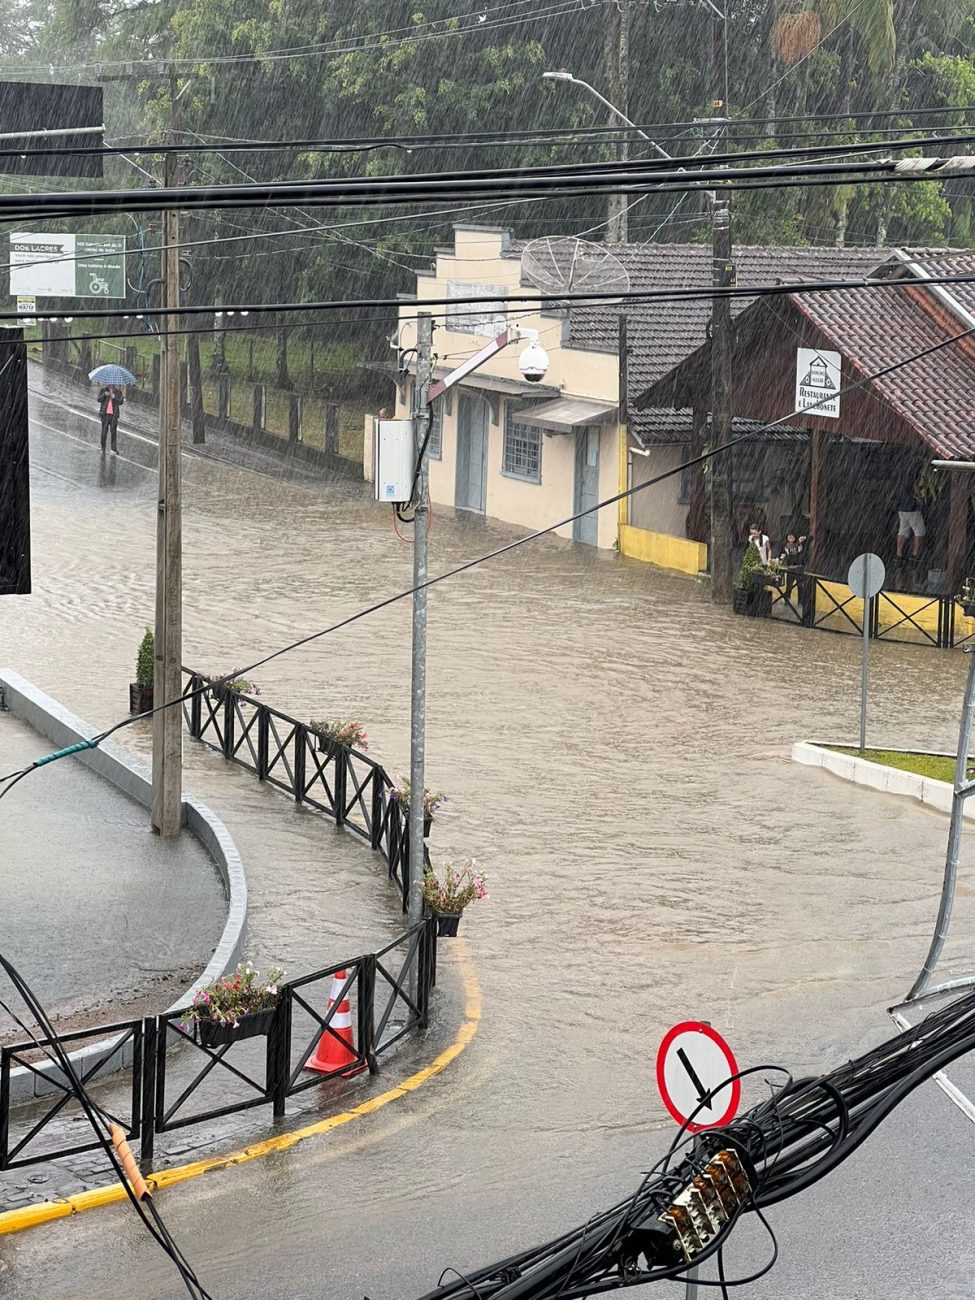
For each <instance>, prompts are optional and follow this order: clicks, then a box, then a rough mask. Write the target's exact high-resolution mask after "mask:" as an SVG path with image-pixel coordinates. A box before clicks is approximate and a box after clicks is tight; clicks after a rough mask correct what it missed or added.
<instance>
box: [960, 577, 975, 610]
mask: <svg viewBox="0 0 975 1300" xmlns="http://www.w3.org/2000/svg"><path fill="white" fill-rule="evenodd" d="M955 599H956V600H957V601H958V603H959V605H961V607H962V612H963V613H964V615H965V617H966V618H975V578H966V579H965V581H964V582H963V583H962V586H961V591H960V592H959V593H958V595H957V596H956V597H955Z"/></svg>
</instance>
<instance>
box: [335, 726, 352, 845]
mask: <svg viewBox="0 0 975 1300" xmlns="http://www.w3.org/2000/svg"><path fill="white" fill-rule="evenodd" d="M332 753H333V756H334V763H335V825H336V826H344V825H345V807H346V804H347V802H348V798H347V794H346V792H347V790H348V776H349V761H350V757H351V756H350V754H349V751H348V749H347V748H346V747H345V745H334V746H333V747H332Z"/></svg>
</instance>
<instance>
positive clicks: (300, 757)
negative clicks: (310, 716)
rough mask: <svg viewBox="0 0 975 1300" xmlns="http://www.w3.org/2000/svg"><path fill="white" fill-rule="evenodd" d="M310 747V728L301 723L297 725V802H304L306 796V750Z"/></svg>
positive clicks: (295, 769)
mask: <svg viewBox="0 0 975 1300" xmlns="http://www.w3.org/2000/svg"><path fill="white" fill-rule="evenodd" d="M307 748H308V729H307V727H303V726H302V725H301V723H298V724H297V725H296V726H295V768H294V772H295V803H303V802H304V798H305V786H306V784H307V782H306V780H305V752H306V750H307Z"/></svg>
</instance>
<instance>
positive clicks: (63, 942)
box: [0, 712, 227, 1042]
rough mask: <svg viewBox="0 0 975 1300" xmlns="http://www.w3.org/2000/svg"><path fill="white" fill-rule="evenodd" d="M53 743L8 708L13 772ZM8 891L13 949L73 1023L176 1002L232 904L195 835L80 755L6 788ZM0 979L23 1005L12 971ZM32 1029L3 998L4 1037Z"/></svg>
mask: <svg viewBox="0 0 975 1300" xmlns="http://www.w3.org/2000/svg"><path fill="white" fill-rule="evenodd" d="M50 749H51V745H50V742H49V741H47V740H46V739H45V738H44V737H42V736H40V735H38V734H37V733H36V732H34V731H33V730H32V729H31V728H30V727H28V726H27V725H26V724H25V723H23V722H21V721H20V720H19V719H16V718H14V717H12V716H11V714H9V713H5V712H0V755H2V758H0V763H2V771H3V772H4V773H6V772H11V771H15V770H16V769H17V768H18V767H21V766H25V765H26V764H27V763H29V762H32V761H33V760H34V759H36V758H38V757H40V756H41V755H42V754H45V753H48V752H50ZM0 896H2V898H3V909H2V917H3V919H2V923H0V942H2V945H3V952H4V955H5V956H6V957H7V958H8V959H9V960H10V961H12V962H13V964H14V965H15V966H16V967H17V968H18V970H19V971H20V972H21V974H22V975H23V976H24V977H25V979H26V980H27V981H28V983H29V984H30V985H31V986H32V987H33V989H34V991H35V992H36V993H37V995H38V997H39V998H40V999H41V1001H42V1002H43V1004H44V1005H45V1007H46V1008H47V1010H48V1012H49V1013H50V1014H51V1015H52V1016H54V1017H55V1018H56V1020H57V1022H58V1024H59V1026H60V1028H62V1029H64V1030H67V1029H69V1028H83V1027H86V1026H88V1025H91V1024H98V1023H100V1022H104V1021H107V1020H111V1019H117V1018H120V1017H131V1016H137V1015H142V1014H143V1013H149V1012H150V1011H155V1010H159V1009H160V1008H162V1007H167V1006H169V1005H171V1004H172V1003H173V1002H175V1001H176V999H177V998H178V997H179V996H180V995H181V994H182V993H183V992H184V991H185V990H186V989H187V988H188V987H189V986H190V984H192V982H193V980H194V979H195V977H196V976H197V975H198V974H199V973H200V972H201V971H202V970H203V968H204V966H205V965H206V962H207V960H208V958H209V957H210V955H211V953H212V952H213V950H214V948H215V946H216V944H217V941H218V940H219V938H220V935H221V933H222V931H223V927H224V922H225V921H226V914H227V903H226V900H225V898H224V891H223V887H222V884H221V881H220V878H219V876H218V874H217V869H216V867H215V866H214V864H213V863H212V862H211V861H210V858H209V857H208V855H207V853H206V851H205V850H204V848H203V846H202V845H201V844H200V843H199V842H198V841H197V840H196V839H194V838H193V837H192V836H190V835H182V836H180V837H179V839H178V840H173V841H170V840H161V839H160V838H159V837H158V836H156V835H153V833H152V831H151V829H150V826H149V819H148V815H147V814H146V811H145V809H144V808H142V807H141V806H140V805H139V804H137V803H136V802H135V801H134V800H131V799H129V798H128V797H127V796H126V795H125V794H123V793H122V792H121V791H120V790H118V789H117V788H116V787H115V786H113V785H110V784H109V783H108V782H107V781H105V780H103V779H102V778H101V777H100V776H97V775H95V773H93V772H90V771H89V770H88V769H87V768H85V767H84V766H83V765H82V764H81V763H76V762H71V761H67V762H63V763H55V764H52V765H51V766H50V767H48V768H44V769H43V770H41V771H39V772H35V773H32V774H31V776H29V777H27V778H26V779H25V780H23V781H21V782H20V783H19V784H18V785H17V787H16V788H15V789H14V790H12V791H11V793H10V794H9V795H8V796H7V797H6V799H5V800H4V802H3V805H2V816H0ZM0 989H2V992H0V996H2V997H3V1000H4V1001H8V999H12V1001H11V1002H10V1005H11V1006H12V1007H13V1009H14V1010H16V1011H17V1014H22V1012H23V1007H22V1006H19V1004H18V1001H17V999H16V997H15V996H14V995H13V993H12V991H11V989H10V986H9V983H7V981H6V979H5V978H4V979H3V981H2V982H0ZM28 1023H30V1022H29V1021H28ZM24 1037H25V1036H24V1033H23V1031H22V1030H20V1029H18V1028H17V1027H16V1025H15V1024H14V1023H13V1022H12V1021H11V1020H10V1018H9V1017H8V1016H7V1015H6V1013H5V1012H3V1011H2V1010H0V1042H22V1041H23V1040H24Z"/></svg>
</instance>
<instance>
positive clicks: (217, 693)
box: [203, 668, 261, 700]
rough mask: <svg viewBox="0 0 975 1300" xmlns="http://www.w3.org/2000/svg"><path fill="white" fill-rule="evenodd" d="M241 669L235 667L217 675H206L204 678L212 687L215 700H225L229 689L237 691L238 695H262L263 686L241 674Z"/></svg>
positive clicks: (211, 691)
mask: <svg viewBox="0 0 975 1300" xmlns="http://www.w3.org/2000/svg"><path fill="white" fill-rule="evenodd" d="M239 673H240V669H239V668H234V669H233V670H232V671H231V672H229V673H223V674H221V675H219V676H215V677H207V676H206V675H204V678H203V680H204V681H205V682H206V683H207V685H208V686H209V687H210V693H211V695H212V696H213V698H214V699H215V700H225V699H226V698H227V692H228V691H236V693H237V694H238V695H260V693H261V688H260V687H259V686H258V685H257V684H256V683H255V682H252V681H249V680H248V678H246V677H241V676H239Z"/></svg>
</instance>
